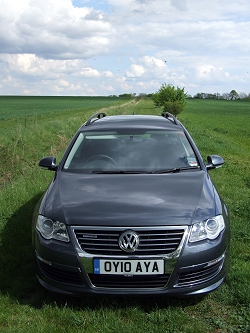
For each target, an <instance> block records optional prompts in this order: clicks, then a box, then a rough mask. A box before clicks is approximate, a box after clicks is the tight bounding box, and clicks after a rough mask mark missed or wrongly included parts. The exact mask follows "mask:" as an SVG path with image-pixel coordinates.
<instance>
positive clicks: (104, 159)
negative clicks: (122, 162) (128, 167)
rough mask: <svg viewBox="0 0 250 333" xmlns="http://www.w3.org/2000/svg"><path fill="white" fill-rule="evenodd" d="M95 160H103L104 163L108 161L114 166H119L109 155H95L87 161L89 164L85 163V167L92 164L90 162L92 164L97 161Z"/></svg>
mask: <svg viewBox="0 0 250 333" xmlns="http://www.w3.org/2000/svg"><path fill="white" fill-rule="evenodd" d="M95 160H103V161H107V162H109V163H111V164H113V165H114V166H116V165H117V164H116V161H114V160H113V158H112V157H110V156H108V155H101V154H98V155H93V156H91V157H90V158H89V159H88V160H87V162H86V163H85V166H86V165H87V164H88V163H90V162H92V161H95Z"/></svg>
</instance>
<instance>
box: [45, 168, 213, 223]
mask: <svg viewBox="0 0 250 333" xmlns="http://www.w3.org/2000/svg"><path fill="white" fill-rule="evenodd" d="M43 207H44V212H43V214H44V215H46V216H48V217H50V218H52V219H55V220H59V221H61V222H64V223H66V224H68V225H98V226H152V225H159V226H160V225H190V224H191V223H194V222H198V221H200V220H203V219H206V218H208V217H211V216H213V215H214V214H215V204H214V188H213V185H212V182H211V180H210V177H209V176H208V174H207V173H206V172H205V171H203V170H199V171H189V172H186V171H185V172H180V173H170V174H159V175H156V174H132V175H130V174H129V175H128V174H114V175H113V174H111V175H110V174H93V175H92V174H75V173H67V172H58V174H57V177H56V178H55V180H54V183H53V185H52V186H50V188H49V192H48V193H47V196H46V202H45V205H44V206H43Z"/></svg>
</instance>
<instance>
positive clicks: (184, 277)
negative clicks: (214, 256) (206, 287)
mask: <svg viewBox="0 0 250 333" xmlns="http://www.w3.org/2000/svg"><path fill="white" fill-rule="evenodd" d="M222 262H223V261H219V262H217V263H216V264H214V265H211V266H209V267H204V268H202V269H200V270H198V271H190V272H187V273H181V274H180V276H179V280H178V286H183V285H190V284H196V283H202V282H204V281H207V280H209V279H212V278H213V277H214V276H215V275H217V274H218V273H219V272H220V270H221V266H222Z"/></svg>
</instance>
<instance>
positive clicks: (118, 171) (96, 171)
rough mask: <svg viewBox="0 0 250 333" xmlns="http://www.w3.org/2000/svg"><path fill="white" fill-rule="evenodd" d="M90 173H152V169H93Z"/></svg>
mask: <svg viewBox="0 0 250 333" xmlns="http://www.w3.org/2000/svg"><path fill="white" fill-rule="evenodd" d="M92 173H96V174H110V175H112V174H130V175H132V174H145V173H146V174H148V173H153V172H152V171H140V170H139V171H138V170H93V171H92Z"/></svg>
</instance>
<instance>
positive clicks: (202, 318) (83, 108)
mask: <svg viewBox="0 0 250 333" xmlns="http://www.w3.org/2000/svg"><path fill="white" fill-rule="evenodd" d="M103 108H106V111H105V112H106V113H107V114H109V115H111V114H126V113H132V112H133V111H134V112H135V113H137V114H159V113H160V110H157V109H155V108H154V107H153V104H152V102H151V100H150V99H142V100H136V99H135V100H132V99H125V100H124V99H119V98H107V97H105V98H104V97H103V98H93V97H91V98H90V97H89V98H88V97H0V170H1V174H0V231H1V238H0V332H3V333H9V332H18V333H22V332H24V333H29V332H36V333H40V332H41V333H45V332H46V333H47V332H50V333H53V332H65V333H66V332H70V333H75V332H87V333H92V332H93V333H96V332H113V333H116V332H117V333H118V332H119V333H123V332H124V333H125V332H126V333H128V332H136V333H140V332H148V333H151V332H152V333H155V332H159V333H181V332H185V333H186V332H187V333H193V332H195V333H201V332H202V333H208V332H209V333H222V332H223V333H234V332H242V333H244V332H250V247H249V241H250V233H249V221H250V166H249V161H250V150H249V147H250V103H248V102H242V101H233V102H229V101H213V100H188V104H187V107H186V109H185V110H184V111H183V113H182V114H181V115H180V116H179V119H180V120H181V121H182V122H183V124H184V125H185V126H186V128H187V129H188V130H189V132H190V133H191V135H192V136H193V138H194V140H195V141H196V143H197V146H198V147H199V149H200V151H201V153H202V155H203V157H204V159H206V156H207V155H209V154H218V155H221V156H222V157H223V158H224V160H225V165H224V167H223V168H221V169H218V170H214V171H211V172H210V174H211V176H212V177H213V180H214V182H215V184H216V186H217V188H218V190H219V192H220V194H221V195H222V197H223V199H224V200H225V201H226V203H227V205H228V208H229V210H230V213H231V222H232V235H231V268H230V274H229V277H228V279H227V281H226V282H225V283H224V284H223V285H222V286H221V287H220V288H219V289H218V290H216V291H215V292H213V293H211V294H209V295H207V296H205V297H195V298H190V299H167V298H160V297H150V298H136V297H132V298H130V297H121V298H119V297H104V296H103V297H93V296H91V297H89V296H86V297H83V298H79V299H74V298H69V297H62V296H58V295H54V294H51V293H49V292H47V291H46V290H44V289H43V288H42V287H40V285H39V284H38V282H37V280H36V277H35V273H34V268H33V263H32V249H31V230H30V227H31V218H32V213H33V209H34V206H35V204H36V202H37V201H38V199H39V198H40V196H41V195H42V193H43V191H44V190H45V189H46V187H47V185H48V183H49V181H50V179H51V178H52V176H53V173H52V172H48V171H44V170H40V169H39V168H38V167H37V162H38V160H39V159H40V158H41V157H43V156H47V155H53V156H55V157H57V159H58V161H59V160H60V157H61V156H62V153H63V151H64V149H65V147H66V145H67V143H68V142H69V140H70V138H71V137H72V135H73V134H74V133H75V131H76V130H77V129H78V127H79V126H80V125H81V124H82V123H83V122H84V121H85V120H86V119H87V118H88V117H89V116H90V115H91V114H93V113H95V112H97V111H99V110H103Z"/></svg>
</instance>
